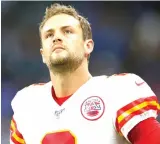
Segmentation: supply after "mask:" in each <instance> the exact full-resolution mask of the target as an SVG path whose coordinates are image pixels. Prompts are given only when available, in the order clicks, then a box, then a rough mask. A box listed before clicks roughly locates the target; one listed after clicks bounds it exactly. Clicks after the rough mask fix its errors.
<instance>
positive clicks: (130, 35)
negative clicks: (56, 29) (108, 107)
mask: <svg viewBox="0 0 160 144" xmlns="http://www.w3.org/2000/svg"><path fill="white" fill-rule="evenodd" d="M52 3H53V2H51V1H49V2H43V1H42V2H38V1H34V2H31V1H27V2H22V1H21V2H20V1H19V2H16V1H12V2H11V1H10V2H9V1H1V38H2V39H1V61H2V68H1V74H2V77H1V78H2V79H1V80H2V84H1V86H2V87H1V88H2V91H1V109H2V111H1V121H2V125H1V126H2V127H1V130H2V133H1V134H2V137H1V138H2V139H1V140H2V144H8V143H9V142H8V140H9V126H10V119H11V117H12V114H13V112H12V109H11V105H10V103H11V100H12V99H13V97H14V96H15V94H16V92H17V91H18V90H20V89H22V88H23V87H25V86H28V85H30V84H32V83H37V82H47V81H49V73H48V69H47V67H46V66H45V65H44V64H43V63H42V60H41V56H40V52H39V50H40V38H39V31H38V28H39V23H40V22H41V20H42V17H43V15H44V11H45V8H46V6H49V5H50V4H52ZM61 3H63V4H70V5H72V6H74V7H75V8H76V9H78V11H79V12H80V13H81V14H82V15H84V16H85V17H87V18H88V20H89V21H90V23H91V26H92V30H93V39H94V41H95V49H94V52H93V53H92V55H91V59H90V72H91V73H92V74H93V75H101V74H106V75H111V74H114V73H122V72H130V73H135V74H137V75H139V76H141V77H142V78H143V79H145V81H146V82H147V83H148V84H149V85H150V86H151V88H152V89H153V91H154V92H155V93H156V95H157V96H158V99H159V100H160V2H157V1H154V2H149V1H148V2H134V1H133V2H114V1H112V2H94V1H88V2H86V1H84V2H78V1H71V2H66V1H64V2H61ZM158 120H159V121H160V117H158Z"/></svg>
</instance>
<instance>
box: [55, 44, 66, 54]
mask: <svg viewBox="0 0 160 144" xmlns="http://www.w3.org/2000/svg"><path fill="white" fill-rule="evenodd" d="M57 50H64V48H63V47H62V46H61V45H56V46H54V48H53V52H54V51H57Z"/></svg>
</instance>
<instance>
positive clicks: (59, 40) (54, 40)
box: [53, 37, 62, 43]
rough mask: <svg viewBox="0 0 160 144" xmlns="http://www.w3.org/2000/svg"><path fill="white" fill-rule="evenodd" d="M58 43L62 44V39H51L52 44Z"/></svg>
mask: <svg viewBox="0 0 160 144" xmlns="http://www.w3.org/2000/svg"><path fill="white" fill-rule="evenodd" d="M58 42H62V39H61V38H59V37H55V38H53V43H58Z"/></svg>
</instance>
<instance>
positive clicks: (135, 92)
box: [114, 74, 160, 140]
mask: <svg viewBox="0 0 160 144" xmlns="http://www.w3.org/2000/svg"><path fill="white" fill-rule="evenodd" d="M121 77H122V78H121V80H122V79H123V80H122V81H123V82H122V83H121V84H122V85H121V95H120V96H119V97H120V98H119V99H118V101H119V102H118V105H117V106H116V116H115V120H114V122H115V126H116V129H117V131H118V132H119V133H120V134H121V135H123V136H124V137H125V138H126V139H127V140H128V138H127V136H128V133H129V132H130V130H131V129H132V128H133V127H134V126H136V125H137V124H138V123H139V122H141V121H143V120H145V119H147V118H150V117H154V118H156V117H157V115H158V110H159V109H160V106H159V103H158V100H157V97H156V95H155V93H154V92H153V91H152V90H151V88H150V87H149V85H148V84H147V83H146V82H145V81H144V80H143V79H142V78H140V77H139V76H137V75H135V74H127V75H126V76H121Z"/></svg>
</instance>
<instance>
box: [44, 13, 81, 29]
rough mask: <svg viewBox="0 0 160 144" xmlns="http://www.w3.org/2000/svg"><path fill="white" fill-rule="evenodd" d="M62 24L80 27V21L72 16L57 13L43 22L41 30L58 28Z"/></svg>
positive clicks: (62, 25)
mask: <svg viewBox="0 0 160 144" xmlns="http://www.w3.org/2000/svg"><path fill="white" fill-rule="evenodd" d="M64 26H71V27H75V28H76V27H80V23H79V21H78V20H77V19H76V18H74V17H73V16H70V15H67V14H59V15H55V16H52V17H51V18H49V19H48V20H47V21H46V23H45V24H44V26H43V28H42V31H43V32H45V31H47V30H49V29H58V28H61V27H64Z"/></svg>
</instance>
